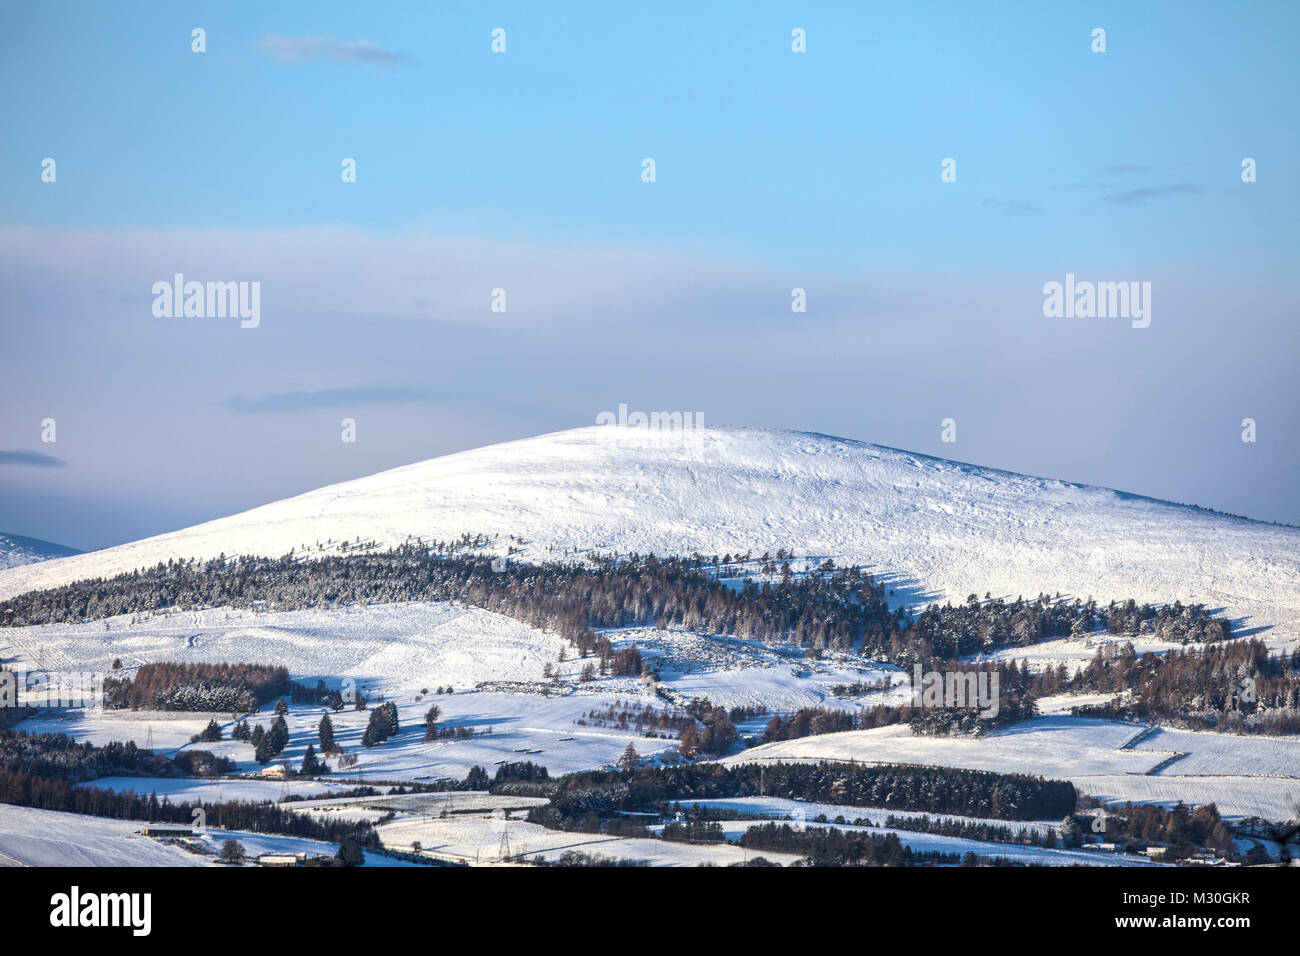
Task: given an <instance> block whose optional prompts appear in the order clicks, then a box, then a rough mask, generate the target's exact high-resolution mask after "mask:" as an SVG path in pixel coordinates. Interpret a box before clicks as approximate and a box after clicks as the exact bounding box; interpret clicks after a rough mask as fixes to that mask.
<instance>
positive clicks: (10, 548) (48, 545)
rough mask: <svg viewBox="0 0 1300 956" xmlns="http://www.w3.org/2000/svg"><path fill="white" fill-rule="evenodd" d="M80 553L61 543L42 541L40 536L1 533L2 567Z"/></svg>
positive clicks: (0, 556)
mask: <svg viewBox="0 0 1300 956" xmlns="http://www.w3.org/2000/svg"><path fill="white" fill-rule="evenodd" d="M80 553H81V552H80V551H78V550H77V549H76V548H65V547H64V546H63V545H61V544H54V543H52V542H49V541H42V540H41V539H40V538H25V537H23V536H22V535H20V534H3V533H0V568H16V567H19V566H20V565H24V564H34V563H35V562H37V561H48V560H50V559H51V558H65V557H67V556H68V555H71V554H80Z"/></svg>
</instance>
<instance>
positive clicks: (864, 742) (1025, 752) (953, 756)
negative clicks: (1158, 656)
mask: <svg viewBox="0 0 1300 956" xmlns="http://www.w3.org/2000/svg"><path fill="white" fill-rule="evenodd" d="M1142 732H1143V728H1142V727H1141V726H1139V725H1135V724H1128V723H1121V722H1118V721H1108V720H1095V719H1090V718H1080V717H1070V716H1065V715H1051V716H1043V717H1038V718H1035V719H1034V720H1029V721H1025V722H1023V723H1019V724H1013V725H1012V726H1010V727H1005V728H1002V729H1001V730H997V731H994V732H993V733H991V734H989V735H987V736H985V737H981V738H973V737H917V736H914V735H913V734H912V733H911V731H910V730H908V729H907V728H906V727H902V726H894V727H880V728H876V729H873V730H855V731H848V732H845V733H838V734H824V735H822V736H818V737H803V738H801V739H799V740H788V741H781V742H778V743H771V744H764V745H762V746H759V747H755V748H752V749H750V750H746V751H744V752H743V753H740V754H737V755H735V756H732V757H729V758H727V760H725V761H724V762H725V763H745V762H753V761H778V760H784V761H787V762H789V761H797V762H809V761H818V760H838V761H849V760H856V761H859V762H862V763H912V764H928V765H932V766H945V767H966V768H970V769H975V770H993V771H998V772H1002V773H1023V774H1032V775H1035V776H1042V777H1051V778H1057V779H1061V780H1070V781H1072V782H1073V783H1074V785H1075V786H1076V787H1077V788H1078V789H1079V790H1081V791H1083V792H1084V793H1087V794H1090V795H1092V796H1095V797H1097V798H1098V799H1100V800H1103V801H1105V802H1112V803H1124V802H1127V801H1130V800H1131V801H1132V802H1134V803H1140V802H1161V803H1174V802H1177V801H1178V800H1182V801H1183V802H1184V803H1188V804H1203V803H1210V802H1216V803H1218V805H1219V810H1220V812H1221V813H1223V814H1224V815H1225V816H1252V815H1259V816H1264V817H1267V818H1269V819H1278V820H1280V819H1288V818H1290V817H1291V816H1293V815H1294V814H1295V812H1296V811H1295V809H1294V803H1295V801H1296V800H1297V799H1298V798H1300V739H1297V738H1294V737H1235V736H1229V735H1226V734H1212V733H1202V732H1195V733H1194V732H1191V731H1171V730H1166V729H1164V728H1160V729H1158V730H1156V731H1155V732H1154V733H1152V734H1150V735H1145V736H1143V737H1142V738H1141V739H1138V740H1137V741H1136V743H1133V744H1132V746H1131V747H1129V746H1127V745H1128V744H1129V743H1130V741H1133V740H1134V739H1135V738H1137V737H1138V735H1139V734H1141V733H1142ZM1176 753H1186V754H1187V756H1185V757H1182V758H1179V759H1178V760H1176V761H1174V762H1173V763H1170V764H1168V765H1166V766H1161V765H1162V764H1163V763H1164V762H1165V761H1166V760H1168V758H1169V757H1171V756H1173V755H1174V754H1176ZM1209 768H1215V769H1213V770H1210V769H1209ZM1153 771H1155V773H1153ZM1207 772H1208V773H1216V774H1219V776H1215V777H1206V776H1205V774H1206V773H1207Z"/></svg>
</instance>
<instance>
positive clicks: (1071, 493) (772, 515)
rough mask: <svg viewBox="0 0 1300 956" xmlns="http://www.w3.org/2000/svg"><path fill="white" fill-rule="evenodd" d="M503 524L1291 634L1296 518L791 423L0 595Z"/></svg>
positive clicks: (1297, 557) (259, 524)
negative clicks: (1227, 621) (1202, 504)
mask: <svg viewBox="0 0 1300 956" xmlns="http://www.w3.org/2000/svg"><path fill="white" fill-rule="evenodd" d="M462 532H482V533H486V534H500V535H502V536H504V535H507V534H514V535H520V536H522V537H523V538H524V539H525V540H526V541H527V543H528V546H527V549H526V552H525V555H524V557H526V558H528V559H531V560H537V561H544V560H548V559H554V558H558V557H563V556H564V551H565V549H567V548H578V549H581V550H590V549H596V550H601V551H620V552H628V551H639V552H643V553H644V552H648V551H654V552H656V553H660V554H666V553H676V554H682V553H690V552H693V551H699V552H700V553H703V554H713V553H717V554H723V553H726V552H732V553H735V552H743V551H747V550H751V549H752V550H753V551H754V552H755V553H756V554H758V553H761V552H762V551H764V550H766V549H771V550H773V551H775V549H776V548H778V547H786V548H793V549H794V550H795V551H796V552H798V553H799V554H800V555H814V556H817V557H818V558H821V557H826V556H829V557H833V558H834V559H835V560H836V561H839V562H843V561H852V562H856V563H859V564H865V565H870V566H872V567H873V569H874V570H875V571H877V572H878V573H886V572H888V573H891V574H892V575H895V577H892V578H891V579H890V580H891V586H892V587H896V588H899V589H900V594H905V595H906V596H907V597H908V599H909V601H916V600H918V599H921V598H931V597H946V598H951V599H954V600H962V599H964V598H965V597H966V595H967V594H970V593H973V592H974V593H978V594H980V595H983V593H984V592H986V591H991V592H992V593H994V594H995V595H999V594H1000V595H1005V596H1009V597H1011V598H1014V597H1015V596H1016V595H1018V594H1024V595H1033V594H1037V593H1038V592H1039V591H1049V592H1056V591H1060V592H1062V593H1064V594H1070V595H1078V596H1087V595H1089V594H1091V595H1093V596H1095V597H1097V598H1098V599H1104V600H1109V599H1110V598H1122V597H1134V598H1137V599H1139V600H1152V601H1172V600H1174V599H1175V598H1179V599H1181V600H1183V601H1185V602H1186V601H1198V602H1204V603H1206V604H1208V605H1209V606H1210V607H1212V608H1226V609H1227V610H1228V611H1229V612H1230V613H1232V614H1233V615H1234V616H1236V617H1239V618H1247V620H1246V621H1245V623H1246V624H1247V625H1248V626H1252V627H1253V626H1260V625H1280V627H1279V628H1278V631H1277V632H1274V633H1275V635H1278V634H1279V632H1280V633H1282V634H1287V635H1295V634H1300V529H1295V528H1288V527H1278V526H1273V525H1266V524H1261V523H1257V522H1251V521H1246V520H1243V519H1237V518H1229V517H1225V516H1222V515H1216V514H1212V513H1209V512H1205V511H1201V510H1198V509H1195V508H1190V507H1185V506H1181V505H1174V504H1170V503H1168V502H1162V501H1157V500H1153V499H1150V498H1143V497H1139V496H1135V495H1129V494H1124V493H1121V492H1116V491H1111V490H1108V489H1104V488H1095V487H1089V486H1083V485H1075V484H1069V483H1067V482H1062V481H1055V480H1048V479H1042V478H1032V477H1026V476H1023V475H1016V474H1012V473H1009V472H1004V471H998V470H995V469H989V468H980V467H975V466H971V465H965V464H960V463H957V462H951V461H945V460H943V459H937V458H930V457H927V456H924V455H917V454H911V453H908V452H903V451H897V450H893V449H889V448H883V447H880V446H877V445H871V444H866V443H862V442H856V441H848V440H844V439H838V438H832V437H828V436H824V435H817V434H808V433H803V432H788V431H771V430H761V429H743V428H702V429H697V430H694V431H687V432H676V433H670V434H665V433H656V432H647V431H646V430H644V429H636V428H627V427H619V426H603V427H602V426H592V427H588V428H580V429H575V430H572V431H566V432H558V433H555V434H551V435H543V436H541V437H538V438H532V439H527V440H523V441H516V442H508V443H505V444H501V445H493V446H489V447H486V448H481V449H476V450H474V451H468V452H462V453H459V454H455V455H448V456H445V457H443V458H436V459H432V460H429V461H424V462H420V463H418V464H414V465H408V466H406V467H403V468H396V469H393V470H391V471H386V472H382V473H380V474H377V475H372V476H370V477H368V478H362V479H358V480H356V481H350V482H345V483H343V484H338V485H332V486H329V487H326V488H321V489H318V490H316V491H312V492H309V493H307V494H304V495H299V496H297V497H295V498H289V499H286V500H284V501H279V502H275V503H273V504H269V505H264V506H262V507H260V508H255V509H253V510H251V511H247V512H244V513H242V514H238V515H234V516H232V517H229V518H222V519H220V520H217V521H211V522H208V523H206V524H202V525H197V526H195V527H193V528H187V529H185V530H182V531H176V532H172V533H170V534H165V535H159V536H157V537H154V538H148V539H145V540H143V541H138V542H134V543H132V544H127V545H122V546H120V547H116V548H110V549H107V550H104V551H97V552H93V553H90V554H85V555H77V556H75V557H69V558H63V559H60V560H55V561H48V562H42V563H40V564H37V565H30V566H26V567H20V568H14V569H10V570H7V571H0V597H3V596H11V595H13V594H16V593H19V592H21V591H25V590H28V589H31V588H38V587H50V586H54V585H58V584H63V583H67V582H70V581H73V580H76V579H78V578H84V577H91V576H99V575H108V574H115V573H118V572H122V571H130V570H132V569H134V568H138V567H143V566H147V565H152V564H155V563H157V562H158V561H166V560H167V559H168V558H173V557H175V558H181V557H210V556H216V555H218V554H220V553H222V552H224V553H225V554H227V555H235V554H246V553H255V554H264V555H280V554H283V553H286V552H288V551H289V550H290V549H294V548H297V549H299V550H301V549H302V548H303V547H304V545H306V546H311V547H314V546H315V544H316V542H318V541H320V542H325V541H326V539H329V538H332V539H334V541H335V543H337V542H338V541H339V540H341V539H345V540H352V539H355V538H357V537H358V536H359V537H361V538H362V539H375V540H377V541H379V542H380V543H381V544H386V545H387V544H399V543H401V542H402V541H404V540H405V539H406V538H407V537H408V536H420V537H423V538H426V539H432V538H443V539H445V538H450V537H455V536H458V535H459V534H461V533H462Z"/></svg>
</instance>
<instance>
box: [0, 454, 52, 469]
mask: <svg viewBox="0 0 1300 956" xmlns="http://www.w3.org/2000/svg"><path fill="white" fill-rule="evenodd" d="M0 465H27V466H29V467H32V468H66V467H68V463H67V462H66V461H64V460H63V459H62V458H55V457H54V456H53V455H46V454H44V453H43V452H39V451H0Z"/></svg>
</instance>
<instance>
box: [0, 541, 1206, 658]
mask: <svg viewBox="0 0 1300 956" xmlns="http://www.w3.org/2000/svg"><path fill="white" fill-rule="evenodd" d="M402 601H461V602H464V603H467V604H471V605H474V606H477V607H482V608H486V609H488V610H491V611H495V612H498V613H501V614H505V615H508V616H510V617H514V618H516V619H518V620H521V621H523V622H525V623H527V624H530V625H533V626H535V627H540V628H548V629H551V630H553V631H555V632H558V633H559V634H561V635H562V636H563V637H565V638H567V639H568V640H570V641H571V642H572V643H573V644H574V645H575V646H576V647H577V648H578V651H579V654H580V655H582V656H592V655H594V656H596V657H598V658H599V659H600V668H601V673H614V674H635V673H637V672H639V670H640V669H641V667H642V662H641V660H640V658H639V654H638V653H637V652H635V649H625V650H623V651H621V652H618V651H615V650H614V647H613V644H612V642H611V641H610V639H609V638H608V637H606V636H605V635H603V634H600V633H598V631H599V630H600V629H609V628H623V627H631V626H651V625H652V626H655V627H661V628H667V627H682V628H687V629H690V630H694V631H699V632H704V633H711V634H727V635H735V636H738V637H742V638H746V639H754V640H761V641H767V642H771V643H793V644H797V645H800V646H803V647H808V648H810V649H812V650H813V651H815V652H816V651H822V650H837V651H860V652H861V653H864V654H867V655H870V656H877V657H881V658H887V659H889V660H892V661H894V662H896V663H899V664H903V665H908V666H910V665H911V664H912V663H913V662H915V661H925V660H931V659H935V658H938V659H947V658H950V657H963V656H967V655H969V654H974V653H977V652H981V651H983V652H988V651H992V650H995V649H997V648H999V647H1007V646H1027V645H1029V644H1032V643H1035V642H1037V641H1042V640H1047V639H1051V638H1054V637H1061V636H1065V635H1070V634H1074V635H1076V636H1078V635H1080V634H1086V633H1090V632H1091V631H1092V630H1093V629H1094V628H1095V627H1097V626H1100V624H1101V623H1103V622H1104V623H1106V625H1107V626H1108V627H1110V628H1112V629H1115V628H1119V629H1122V631H1123V632H1128V631H1129V630H1133V629H1134V628H1136V630H1137V632H1142V633H1145V632H1146V631H1147V630H1148V629H1149V630H1151V631H1152V632H1153V633H1154V632H1156V631H1159V633H1160V634H1162V635H1164V636H1166V637H1168V638H1170V639H1178V640H1210V639H1216V640H1217V639H1220V638H1222V637H1227V636H1230V633H1231V629H1230V627H1229V625H1228V622H1227V621H1226V620H1224V619H1222V618H1214V617H1212V616H1210V615H1209V614H1208V613H1207V612H1205V610H1204V608H1202V607H1200V606H1190V607H1184V606H1182V605H1179V604H1174V605H1172V606H1170V607H1169V608H1156V607H1154V606H1152V605H1138V604H1136V603H1135V602H1132V601H1128V602H1124V603H1123V604H1120V605H1116V604H1111V605H1110V606H1109V607H1108V608H1106V609H1104V610H1103V609H1099V608H1098V607H1097V606H1096V605H1095V604H1094V603H1093V602H1092V601H1091V600H1089V601H1087V602H1083V601H1078V600H1075V601H1065V600H1061V599H1060V598H1059V596H1058V597H1057V598H1050V597H1048V596H1047V595H1040V596H1039V597H1037V598H1035V599H1033V600H1028V601H1026V600H1022V599H1019V598H1018V599H1017V600H1016V601H1014V602H1009V603H1008V602H1005V601H1002V600H1001V599H996V598H990V597H988V596H987V595H986V599H985V600H984V601H979V600H977V599H976V597H975V596H974V595H971V596H970V598H968V600H967V601H966V603H965V604H962V605H958V606H955V607H954V606H952V605H943V606H940V605H931V606H929V607H927V608H926V609H925V610H924V611H922V612H921V614H920V615H919V616H918V617H917V618H916V620H915V621H913V620H911V615H910V614H909V613H908V612H907V610H906V609H905V608H902V607H898V608H895V609H894V610H893V611H891V610H890V609H889V605H888V594H887V591H886V588H885V586H884V585H883V584H881V583H880V582H878V581H876V579H875V578H874V577H873V576H872V575H870V574H868V573H865V572H863V571H862V570H861V569H859V568H857V567H849V568H838V567H836V566H835V565H834V563H833V562H831V561H826V562H824V563H823V565H822V567H821V568H819V569H818V570H816V571H813V572H811V573H809V574H807V575H804V576H794V575H791V574H784V575H783V576H782V577H781V579H780V580H779V581H775V582H773V581H763V582H761V583H760V582H758V581H756V580H754V579H752V578H746V579H745V580H744V581H743V583H742V585H741V586H740V587H738V588H737V587H732V586H730V585H729V584H728V583H727V582H725V581H723V580H720V576H719V574H717V573H716V569H715V572H714V573H710V571H709V570H708V566H707V565H706V564H705V562H704V561H703V560H702V559H700V558H699V557H698V556H696V557H693V558H658V557H656V556H654V555H646V556H642V555H636V554H632V555H627V556H624V557H621V558H615V557H607V558H599V559H595V560H592V561H588V562H587V563H584V564H576V563H575V564H559V563H551V564H544V565H524V564H507V565H505V566H504V567H500V566H498V569H496V570H494V566H493V562H492V561H491V560H490V559H489V558H488V557H486V556H481V555H471V554H461V553H453V554H450V555H440V554H431V553H429V551H428V550H427V549H426V548H425V547H423V546H419V545H414V544H412V545H405V546H402V547H399V548H396V549H393V550H390V551H384V552H353V553H349V554H348V555H330V556H326V557H315V558H310V559H302V558H299V557H297V556H295V555H286V556H285V557H283V558H278V559H275V558H258V557H242V558H232V559H227V558H225V557H224V556H223V557H221V558H217V559H214V560H211V561H196V560H182V561H176V560H170V561H168V562H167V563H166V564H158V565H157V566H155V567H153V568H149V569H146V570H141V571H134V572H131V573H129V574H121V575H117V576H115V577H112V578H106V579H105V578H97V579H93V580H87V581H78V582H75V583H73V584H69V585H66V586H64V587H59V588H54V589H50V590H45V591H34V592H29V593H27V594H23V595H19V596H17V597H14V598H10V599H8V600H6V601H3V602H0V625H10V626H18V625H30V624H43V623H50V622H69V621H83V620H87V619H91V618H99V617H107V616H110V615H116V614H139V613H151V612H155V611H160V610H164V609H169V608H178V609H182V610H185V609H194V608H201V607H217V606H223V605H225V606H232V607H237V608H253V607H256V608H259V609H261V608H267V609H275V610H294V609H302V608H329V607H334V606H339V605H364V604H368V603H372V602H402ZM137 680H138V678H137Z"/></svg>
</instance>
